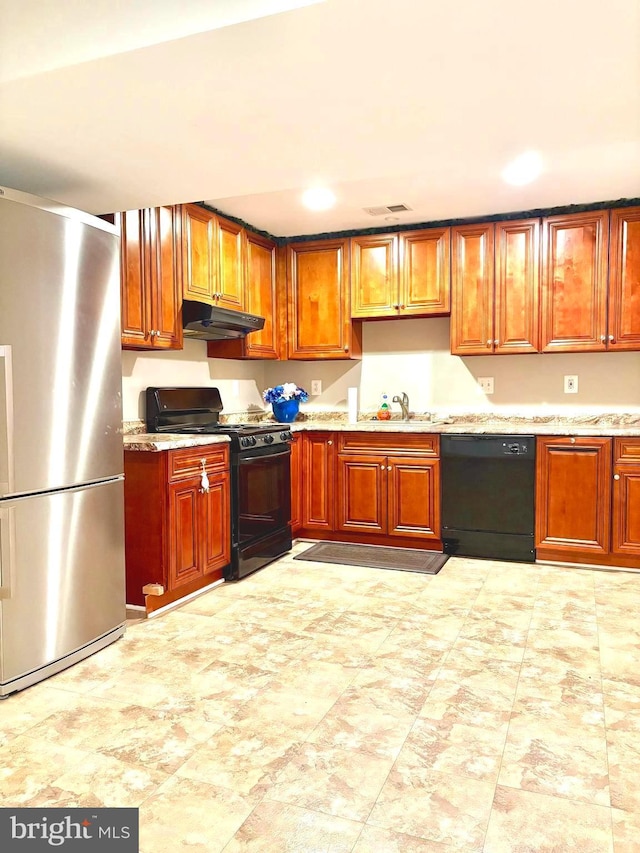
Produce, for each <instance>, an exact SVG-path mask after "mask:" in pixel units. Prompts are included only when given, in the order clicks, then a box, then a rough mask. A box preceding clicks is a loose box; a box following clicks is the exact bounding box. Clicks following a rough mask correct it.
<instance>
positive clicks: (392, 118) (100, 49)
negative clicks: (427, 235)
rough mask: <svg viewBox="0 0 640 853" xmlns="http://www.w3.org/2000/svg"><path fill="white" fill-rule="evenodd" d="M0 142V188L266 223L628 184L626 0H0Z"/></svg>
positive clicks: (510, 201)
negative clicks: (507, 169)
mask: <svg viewBox="0 0 640 853" xmlns="http://www.w3.org/2000/svg"><path fill="white" fill-rule="evenodd" d="M305 2H306V4H307V5H304V4H305ZM309 4H311V5H309ZM294 6H303V8H292V7H294ZM52 8H55V10H56V11H55V18H52V17H51V9H52ZM287 9H288V10H289V11H282V10H287ZM258 16H261V17H258ZM238 21H240V23H237V22H238ZM0 138H1V141H0V183H2V184H4V185H5V186H11V187H14V188H16V189H21V190H24V191H27V192H33V193H36V194H38V195H42V196H47V197H50V198H54V199H56V200H57V201H61V202H64V203H67V204H71V205H74V206H76V207H80V208H83V209H85V210H89V211H91V212H106V211H111V210H122V209H128V208H137V207H145V206H154V205H158V204H169V203H178V202H186V201H198V200H203V199H204V200H207V201H208V202H209V203H210V204H212V205H213V206H215V207H216V208H219V209H220V210H223V211H225V212H227V213H229V214H231V215H234V216H237V217H240V218H242V219H244V220H246V221H248V222H250V223H251V224H253V225H255V226H256V227H258V228H263V229H265V230H267V231H270V232H271V233H273V234H276V235H280V236H289V235H293V234H310V233H318V232H324V231H334V230H340V229H347V228H366V227H372V226H377V227H393V226H394V225H396V224H404V223H409V222H425V221H430V220H437V219H444V218H449V217H466V216H481V215H486V214H491V213H499V212H506V211H514V210H526V209H529V208H534V207H550V206H554V205H565V204H572V203H583V202H595V201H604V200H613V199H618V198H621V197H626V198H631V197H640V3H638V0H608V2H607V3H606V4H604V3H602V2H601V0H536V2H535V3H531V2H525V0H457V2H455V3H454V2H446V0H444V2H443V0H438V2H435V0H325V1H324V2H316V3H313V2H312V0H302V2H296V0H289V2H287V0H218V2H217V3H212V2H211V0H208V2H206V0H182V2H181V3H178V2H175V0H128V2H126V3H113V0H92V2H91V3H89V2H87V0H66V2H64V3H63V2H60V3H58V4H55V5H54V6H52V4H51V2H50V0H22V2H21V3H16V2H15V0H0ZM529 149H534V150H537V151H539V152H540V154H541V155H542V158H543V161H544V165H545V171H544V172H543V175H542V176H541V177H540V178H539V179H538V180H537V181H535V182H534V183H532V184H530V185H528V186H526V187H512V186H508V185H507V184H505V183H504V181H503V180H502V178H501V177H500V172H501V171H502V169H503V168H504V166H505V165H506V164H507V162H508V161H509V160H511V159H512V158H513V157H515V156H517V155H518V154H520V153H522V152H523V151H526V150H529ZM317 183H324V184H328V185H330V186H331V187H332V188H333V189H334V191H335V193H336V195H337V197H338V201H337V204H336V206H335V207H334V208H333V209H332V210H330V211H325V212H322V213H311V212H309V211H306V210H305V209H304V208H302V207H301V205H300V196H301V194H302V192H303V191H304V190H305V189H306V188H308V187H309V186H312V185H314V184H317ZM401 202H402V203H405V204H407V205H409V206H410V207H411V208H412V210H411V211H410V212H407V213H402V214H399V215H398V219H397V221H394V222H388V221H386V220H385V218H384V217H377V218H374V217H371V216H370V215H368V214H366V213H364V212H363V210H362V208H364V207H372V206H378V205H385V204H396V203H401Z"/></svg>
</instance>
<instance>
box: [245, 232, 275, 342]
mask: <svg viewBox="0 0 640 853" xmlns="http://www.w3.org/2000/svg"><path fill="white" fill-rule="evenodd" d="M246 247H247V248H246V256H247V282H246V302H245V308H246V310H247V311H248V312H249V313H250V314H257V315H258V316H259V317H264V328H263V329H261V330H260V331H259V332H251V334H250V335H247V337H246V342H247V354H248V356H249V357H255V358H278V356H279V354H280V341H279V338H280V335H279V323H278V320H279V304H278V291H277V281H276V245H275V243H273V242H272V241H271V240H267V239H266V238H265V237H261V236H260V235H259V234H253V233H252V232H251V231H247V234H246Z"/></svg>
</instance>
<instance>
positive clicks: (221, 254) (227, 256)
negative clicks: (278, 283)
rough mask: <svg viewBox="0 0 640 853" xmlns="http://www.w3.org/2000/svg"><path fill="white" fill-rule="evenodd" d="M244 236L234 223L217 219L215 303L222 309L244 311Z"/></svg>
mask: <svg viewBox="0 0 640 853" xmlns="http://www.w3.org/2000/svg"><path fill="white" fill-rule="evenodd" d="M245 277H246V276H245V261H244V236H243V229H242V227H241V226H240V225H236V223H235V222H230V221H229V220H228V219H222V218H221V217H218V286H217V288H216V293H217V299H216V301H217V303H218V305H220V307H222V308H231V309H233V310H236V311H242V310H244V282H245Z"/></svg>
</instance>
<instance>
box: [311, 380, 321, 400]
mask: <svg viewBox="0 0 640 853" xmlns="http://www.w3.org/2000/svg"><path fill="white" fill-rule="evenodd" d="M311 393H312V394H313V395H314V396H317V395H318V394H322V379H312V380H311Z"/></svg>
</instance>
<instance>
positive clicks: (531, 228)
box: [494, 219, 540, 354]
mask: <svg viewBox="0 0 640 853" xmlns="http://www.w3.org/2000/svg"><path fill="white" fill-rule="evenodd" d="M495 256H496V284H495V314H494V332H495V338H494V352H496V353H501V354H502V353H504V354H508V353H520V352H538V347H539V339H540V334H539V329H540V324H539V318H538V294H539V292H540V261H539V258H540V221H539V220H538V219H529V220H525V221H519V222H497V223H496V246H495Z"/></svg>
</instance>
